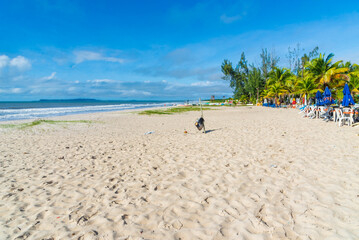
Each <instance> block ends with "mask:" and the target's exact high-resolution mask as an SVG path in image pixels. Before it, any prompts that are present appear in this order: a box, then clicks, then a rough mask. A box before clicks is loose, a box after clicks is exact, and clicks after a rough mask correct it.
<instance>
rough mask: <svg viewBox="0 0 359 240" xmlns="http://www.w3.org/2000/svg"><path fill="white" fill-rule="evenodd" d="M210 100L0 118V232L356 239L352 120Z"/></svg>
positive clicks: (358, 219) (358, 139)
mask: <svg viewBox="0 0 359 240" xmlns="http://www.w3.org/2000/svg"><path fill="white" fill-rule="evenodd" d="M219 109H220V110H216V111H206V112H205V119H206V129H207V130H209V132H208V133H207V134H203V133H201V132H199V131H197V130H196V129H195V127H194V121H195V119H196V118H197V117H198V116H199V113H197V112H188V113H183V114H177V115H168V116H167V115H165V116H163V115H161V116H143V115H137V114H134V113H131V112H111V113H95V114H88V115H77V116H65V117H58V118H56V119H61V120H69V119H70V120H79V119H85V120H93V121H95V122H94V123H91V124H87V123H73V124H62V125H50V124H48V125H46V124H43V125H39V126H35V127H33V128H31V129H27V130H16V129H5V130H4V129H3V130H1V131H0V139H1V144H0V159H1V161H0V164H1V168H0V239H182V240H185V239H359V157H358V156H359V127H348V126H344V127H338V126H337V125H336V124H334V123H333V122H329V123H326V122H323V121H321V120H315V119H314V120H310V119H305V118H301V117H300V116H299V115H298V111H297V110H293V109H268V108H262V107H237V108H233V107H222V108H219ZM185 130H187V131H188V133H187V134H186V133H184V131H185ZM148 131H153V133H152V134H148V135H145V133H146V132H148Z"/></svg>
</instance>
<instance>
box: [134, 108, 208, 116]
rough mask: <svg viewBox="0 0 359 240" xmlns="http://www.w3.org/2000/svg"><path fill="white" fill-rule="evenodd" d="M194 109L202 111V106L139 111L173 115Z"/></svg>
mask: <svg viewBox="0 0 359 240" xmlns="http://www.w3.org/2000/svg"><path fill="white" fill-rule="evenodd" d="M202 109H203V110H213V109H212V108H209V107H203V108H202ZM192 111H201V108H200V107H174V108H167V109H155V110H145V111H142V112H139V113H138V114H140V115H171V114H174V113H183V112H192Z"/></svg>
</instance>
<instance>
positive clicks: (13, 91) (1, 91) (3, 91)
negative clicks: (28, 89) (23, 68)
mask: <svg viewBox="0 0 359 240" xmlns="http://www.w3.org/2000/svg"><path fill="white" fill-rule="evenodd" d="M22 92H23V89H22V88H9V89H1V88H0V93H15V94H16V93H22Z"/></svg>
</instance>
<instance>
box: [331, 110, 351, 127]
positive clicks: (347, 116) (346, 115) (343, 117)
mask: <svg viewBox="0 0 359 240" xmlns="http://www.w3.org/2000/svg"><path fill="white" fill-rule="evenodd" d="M344 109H345V108H344ZM345 110H346V111H350V109H349V110H348V109H345ZM335 111H336V113H337V115H338V121H339V123H338V126H339V127H341V126H343V125H344V123H345V122H346V121H348V125H349V126H351V125H352V124H353V117H352V116H351V112H346V111H344V112H343V111H342V110H341V109H340V108H338V109H335Z"/></svg>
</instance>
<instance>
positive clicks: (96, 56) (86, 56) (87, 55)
mask: <svg viewBox="0 0 359 240" xmlns="http://www.w3.org/2000/svg"><path fill="white" fill-rule="evenodd" d="M74 55H75V63H76V64H79V63H82V62H84V61H106V62H117V63H124V62H125V60H124V59H122V58H116V57H106V56H104V55H103V54H102V53H98V52H92V51H74Z"/></svg>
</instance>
